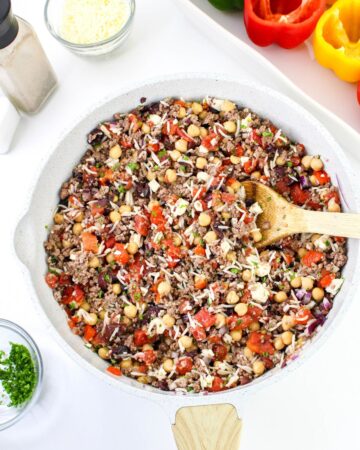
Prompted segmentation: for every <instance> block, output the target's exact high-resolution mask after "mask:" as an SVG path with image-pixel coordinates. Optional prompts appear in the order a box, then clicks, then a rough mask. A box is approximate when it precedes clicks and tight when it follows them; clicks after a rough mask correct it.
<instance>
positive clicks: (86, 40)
mask: <svg viewBox="0 0 360 450" xmlns="http://www.w3.org/2000/svg"><path fill="white" fill-rule="evenodd" d="M134 15H135V0H47V1H46V4H45V22H46V26H47V28H48V30H49V31H50V33H51V34H52V35H53V36H54V38H55V39H56V40H57V41H58V42H60V43H61V44H63V45H64V46H65V47H66V48H68V49H69V50H72V51H73V52H75V53H78V54H81V55H91V56H92V55H103V54H105V53H110V52H112V51H113V50H115V49H116V48H118V47H119V46H120V45H122V44H123V43H124V41H125V40H126V38H127V37H128V35H129V33H130V30H131V25H132V23H133V18H134Z"/></svg>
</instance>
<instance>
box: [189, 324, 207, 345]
mask: <svg viewBox="0 0 360 450" xmlns="http://www.w3.org/2000/svg"><path fill="white" fill-rule="evenodd" d="M190 331H191V333H192V335H193V336H194V338H195V339H196V340H197V341H199V342H201V341H204V340H205V339H206V331H205V328H204V327H195V328H191V330H190Z"/></svg>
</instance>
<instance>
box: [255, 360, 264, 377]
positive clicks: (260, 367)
mask: <svg viewBox="0 0 360 450" xmlns="http://www.w3.org/2000/svg"><path fill="white" fill-rule="evenodd" d="M252 369H253V371H254V374H255V375H262V374H263V373H264V372H265V364H264V363H263V362H262V361H254V364H253V366H252Z"/></svg>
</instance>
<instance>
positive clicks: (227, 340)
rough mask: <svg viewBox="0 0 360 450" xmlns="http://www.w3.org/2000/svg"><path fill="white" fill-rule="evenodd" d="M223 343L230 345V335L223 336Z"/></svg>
mask: <svg viewBox="0 0 360 450" xmlns="http://www.w3.org/2000/svg"><path fill="white" fill-rule="evenodd" d="M223 341H224V342H225V344H231V342H232V337H231V336H230V334H227V333H226V334H224V337H223Z"/></svg>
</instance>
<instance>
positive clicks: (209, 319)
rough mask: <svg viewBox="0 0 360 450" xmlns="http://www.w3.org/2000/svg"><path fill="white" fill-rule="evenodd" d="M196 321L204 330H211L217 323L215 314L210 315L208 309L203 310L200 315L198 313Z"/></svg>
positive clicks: (195, 317)
mask: <svg viewBox="0 0 360 450" xmlns="http://www.w3.org/2000/svg"><path fill="white" fill-rule="evenodd" d="M194 319H195V320H196V321H197V322H199V323H200V324H201V325H202V326H203V327H204V328H210V327H212V326H213V325H215V322H216V316H215V314H211V313H209V311H208V310H207V309H206V308H202V309H201V310H200V311H199V312H198V313H196V314H195V316H194Z"/></svg>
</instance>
